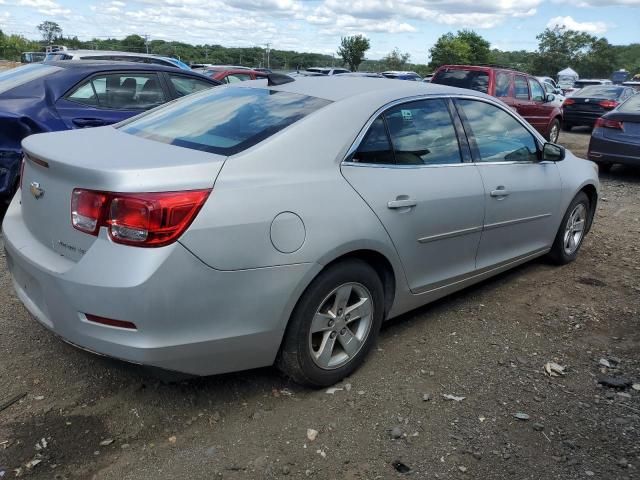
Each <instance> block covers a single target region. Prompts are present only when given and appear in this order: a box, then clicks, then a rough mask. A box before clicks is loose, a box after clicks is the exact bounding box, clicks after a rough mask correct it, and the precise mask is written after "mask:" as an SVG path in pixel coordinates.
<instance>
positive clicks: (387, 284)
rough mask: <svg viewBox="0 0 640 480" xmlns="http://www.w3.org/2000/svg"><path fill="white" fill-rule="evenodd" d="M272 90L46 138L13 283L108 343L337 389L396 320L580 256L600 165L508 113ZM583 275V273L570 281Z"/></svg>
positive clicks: (377, 85) (364, 88) (216, 97)
mask: <svg viewBox="0 0 640 480" xmlns="http://www.w3.org/2000/svg"><path fill="white" fill-rule="evenodd" d="M250 83H251V82H245V83H244V84H236V85H233V86H231V85H230V86H226V87H220V88H216V89H213V90H209V91H204V92H202V93H198V94H194V95H191V96H189V97H185V98H184V99H182V100H179V101H177V102H174V103H171V104H169V105H167V106H164V107H160V108H158V109H155V110H152V111H150V112H148V113H145V114H142V115H140V116H138V117H135V118H134V119H132V120H129V121H126V122H124V123H121V124H119V125H116V126H115V127H101V128H94V129H87V130H80V131H71V132H60V133H50V134H43V135H33V136H31V137H28V138H27V139H26V140H25V141H24V151H25V160H24V164H23V174H22V185H21V189H20V191H19V192H18V194H17V195H16V197H15V198H14V199H13V202H12V203H11V206H10V208H9V210H8V212H7V213H6V216H5V219H4V224H3V229H4V234H5V248H6V250H7V258H8V265H9V268H10V270H11V273H12V277H13V284H14V287H15V290H16V292H17V294H18V296H19V298H20V299H21V300H22V302H23V303H24V305H25V307H26V308H27V309H28V310H29V311H30V312H31V313H32V314H33V316H34V317H35V318H36V319H37V320H38V322H40V323H41V324H42V325H44V326H45V327H47V328H48V329H50V330H52V331H53V332H55V333H56V334H58V335H59V336H60V337H62V338H63V339H64V340H66V341H68V342H70V343H72V344H75V345H77V346H79V347H82V348H84V349H86V350H89V351H93V352H97V353H100V354H104V355H108V356H112V357H116V358H119V359H122V360H126V361H129V362H134V363H140V364H148V365H153V366H157V367H161V368H164V369H170V370H175V371H180V372H186V373H190V374H196V375H210V374H217V373H222V372H229V371H234V370H242V369H249V368H254V367H261V366H267V365H272V364H274V363H275V364H276V365H277V366H279V367H280V368H281V369H282V370H283V371H284V372H285V373H286V374H287V375H289V376H290V377H292V378H293V379H295V380H296V381H298V382H301V383H304V384H307V385H311V386H325V385H330V384H333V383H335V382H336V381H338V380H340V379H342V378H343V377H345V376H346V375H349V374H351V373H352V372H353V371H354V370H355V369H356V368H357V367H358V366H359V365H360V364H361V363H362V362H363V361H364V360H365V358H366V356H367V354H368V353H369V352H370V351H371V349H372V347H373V345H374V343H375V341H376V338H377V336H378V331H379V329H380V325H381V323H382V322H383V321H384V320H387V319H390V318H393V317H395V316H397V315H400V314H402V313H404V312H407V311H409V310H411V309H414V308H416V307H418V306H421V305H424V304H426V303H428V302H431V301H433V300H436V299H438V298H440V297H443V296H445V295H447V294H449V293H451V292H454V291H456V290H460V289H462V288H464V287H466V286H468V285H471V284H474V283H477V282H479V281H482V280H483V279H486V278H488V277H490V276H492V275H496V274H497V273H500V272H502V271H504V270H506V269H509V268H511V267H514V266H516V265H518V264H521V263H523V262H527V261H529V260H531V259H533V258H536V257H539V256H542V255H548V256H549V257H550V259H552V260H553V261H554V262H556V263H558V264H565V263H568V262H571V261H572V260H574V259H575V258H576V255H577V254H578V251H579V249H580V246H581V244H582V242H583V239H584V236H585V234H586V233H587V232H588V231H589V228H590V227H591V224H592V221H593V217H594V212H595V209H596V202H597V199H598V171H597V167H596V166H595V164H593V163H592V162H589V161H586V160H582V159H579V158H576V157H574V156H573V155H572V154H571V153H570V152H568V151H566V150H565V149H564V148H562V147H560V146H557V145H554V144H550V143H545V140H544V139H543V138H542V137H541V136H540V135H539V134H538V133H536V131H535V130H534V129H533V128H531V126H530V125H528V124H527V123H526V122H525V121H524V120H523V119H522V118H521V117H519V116H518V115H517V114H516V113H514V112H513V111H511V110H510V109H509V108H508V107H507V106H505V105H504V104H502V103H501V102H500V101H498V100H496V99H494V98H492V97H489V96H487V95H484V94H481V93H478V92H473V91H469V90H458V89H455V88H450V87H444V86H440V85H433V84H427V83H422V82H385V81H380V80H379V79H371V78H353V77H351V78H340V77H335V78H320V77H318V78H316V77H309V78H303V77H299V78H297V79H295V80H293V79H283V78H282V77H277V76H275V77H272V78H271V79H270V81H269V84H268V85H255V84H250ZM558 274H559V275H561V274H562V273H561V272H558Z"/></svg>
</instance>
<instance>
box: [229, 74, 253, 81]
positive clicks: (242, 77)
mask: <svg viewBox="0 0 640 480" xmlns="http://www.w3.org/2000/svg"><path fill="white" fill-rule="evenodd" d="M247 80H251V75H247V74H246V73H230V74H229V75H227V76H226V77H224V82H225V83H237V82H246V81H247Z"/></svg>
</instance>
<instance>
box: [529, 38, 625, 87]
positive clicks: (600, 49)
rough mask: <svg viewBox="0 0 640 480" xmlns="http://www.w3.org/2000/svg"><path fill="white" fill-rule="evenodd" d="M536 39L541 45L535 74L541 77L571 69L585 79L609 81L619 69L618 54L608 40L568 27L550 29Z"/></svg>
mask: <svg viewBox="0 0 640 480" xmlns="http://www.w3.org/2000/svg"><path fill="white" fill-rule="evenodd" d="M536 38H537V39H538V42H539V43H538V51H537V52H536V55H535V57H534V60H533V65H532V67H533V68H532V70H533V73H535V74H537V75H554V74H555V73H557V72H558V71H560V70H562V69H563V68H566V67H569V66H570V67H572V68H573V69H574V70H576V71H577V72H578V74H580V76H582V77H605V78H607V77H609V76H610V75H611V73H612V72H613V71H614V70H615V69H616V68H619V67H618V66H617V64H618V60H617V56H618V55H617V53H618V52H617V50H616V49H615V48H614V47H613V46H612V45H611V44H610V43H609V42H608V41H607V39H606V38H597V37H595V36H593V35H589V34H588V33H584V32H578V31H575V30H569V29H567V28H566V27H564V26H556V27H555V28H552V29H551V28H547V29H546V30H545V31H544V32H542V33H541V34H540V35H538V36H537V37H536Z"/></svg>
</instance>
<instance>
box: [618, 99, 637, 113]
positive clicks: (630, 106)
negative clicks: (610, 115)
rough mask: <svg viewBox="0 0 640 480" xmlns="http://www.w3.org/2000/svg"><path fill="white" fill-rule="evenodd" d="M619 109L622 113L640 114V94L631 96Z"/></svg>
mask: <svg viewBox="0 0 640 480" xmlns="http://www.w3.org/2000/svg"><path fill="white" fill-rule="evenodd" d="M618 111H619V112H622V113H638V114H640V95H634V96H633V97H631V98H629V100H627V101H626V102H624V103H623V104H622V105H620V106H619V107H618Z"/></svg>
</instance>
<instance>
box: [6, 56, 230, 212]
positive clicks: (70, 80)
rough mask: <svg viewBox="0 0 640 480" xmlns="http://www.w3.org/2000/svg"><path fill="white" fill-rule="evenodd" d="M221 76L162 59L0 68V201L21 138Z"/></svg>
mask: <svg viewBox="0 0 640 480" xmlns="http://www.w3.org/2000/svg"><path fill="white" fill-rule="evenodd" d="M216 85H220V82H218V81H217V80H213V79H211V78H208V77H205V76H204V75H201V74H199V73H195V72H191V71H185V70H178V69H176V68H172V67H165V66H162V65H152V64H143V63H128V62H126V63H125V62H118V63H115V62H104V61H100V62H98V61H83V62H72V61H59V62H48V63H33V64H29V65H25V66H23V67H18V68H14V69H11V70H6V71H4V72H2V73H0V203H2V202H7V201H8V200H10V199H11V197H12V196H13V193H14V192H15V190H16V187H17V185H18V177H19V174H20V161H21V156H22V150H21V142H22V139H23V138H25V137H27V136H29V135H31V134H34V133H43V132H55V131H59V130H70V129H74V128H86V127H97V126H102V125H109V124H112V123H117V122H119V121H121V120H125V119H126V118H129V117H131V116H133V115H137V114H138V113H141V112H143V111H145V110H148V109H150V108H153V107H156V106H158V105H161V104H163V103H166V102H168V101H170V100H174V99H176V98H179V97H182V96H184V95H188V94H190V93H193V92H197V91H199V90H203V89H205V88H211V87H213V86H216Z"/></svg>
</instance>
